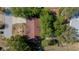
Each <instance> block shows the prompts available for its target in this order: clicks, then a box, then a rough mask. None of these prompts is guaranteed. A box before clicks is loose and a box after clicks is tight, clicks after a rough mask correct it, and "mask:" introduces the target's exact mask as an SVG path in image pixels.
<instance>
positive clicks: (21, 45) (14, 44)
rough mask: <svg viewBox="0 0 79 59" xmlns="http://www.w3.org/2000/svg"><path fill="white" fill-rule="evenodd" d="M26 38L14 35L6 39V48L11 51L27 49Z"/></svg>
mask: <svg viewBox="0 0 79 59" xmlns="http://www.w3.org/2000/svg"><path fill="white" fill-rule="evenodd" d="M26 40H27V38H25V37H23V36H15V37H11V38H10V39H7V45H8V46H9V49H8V50H11V51H26V50H29V46H28V44H27V42H26Z"/></svg>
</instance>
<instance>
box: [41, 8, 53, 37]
mask: <svg viewBox="0 0 79 59" xmlns="http://www.w3.org/2000/svg"><path fill="white" fill-rule="evenodd" d="M53 21H54V19H53V16H52V14H51V12H50V11H49V9H47V8H44V9H43V10H42V12H41V15H40V29H41V32H40V33H41V37H43V38H46V37H50V36H52V34H53Z"/></svg>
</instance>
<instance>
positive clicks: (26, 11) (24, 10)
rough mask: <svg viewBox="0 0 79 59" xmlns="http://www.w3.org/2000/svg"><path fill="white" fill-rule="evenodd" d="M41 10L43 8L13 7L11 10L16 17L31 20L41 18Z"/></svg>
mask: <svg viewBox="0 0 79 59" xmlns="http://www.w3.org/2000/svg"><path fill="white" fill-rule="evenodd" d="M41 9H42V8H41V7H39V8H38V7H15V8H14V7H13V8H11V12H12V14H13V15H14V16H19V17H25V18H31V17H39V15H40V12H41Z"/></svg>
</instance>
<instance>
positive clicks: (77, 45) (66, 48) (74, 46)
mask: <svg viewBox="0 0 79 59" xmlns="http://www.w3.org/2000/svg"><path fill="white" fill-rule="evenodd" d="M44 49H45V51H79V43H74V44H68V45H65V46H63V47H58V46H57V45H55V46H47V47H45V48H44Z"/></svg>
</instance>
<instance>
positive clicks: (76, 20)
mask: <svg viewBox="0 0 79 59" xmlns="http://www.w3.org/2000/svg"><path fill="white" fill-rule="evenodd" d="M70 26H71V27H73V28H75V29H76V30H77V37H78V38H79V12H78V13H76V14H75V15H74V16H73V17H72V18H71V19H70Z"/></svg>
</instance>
